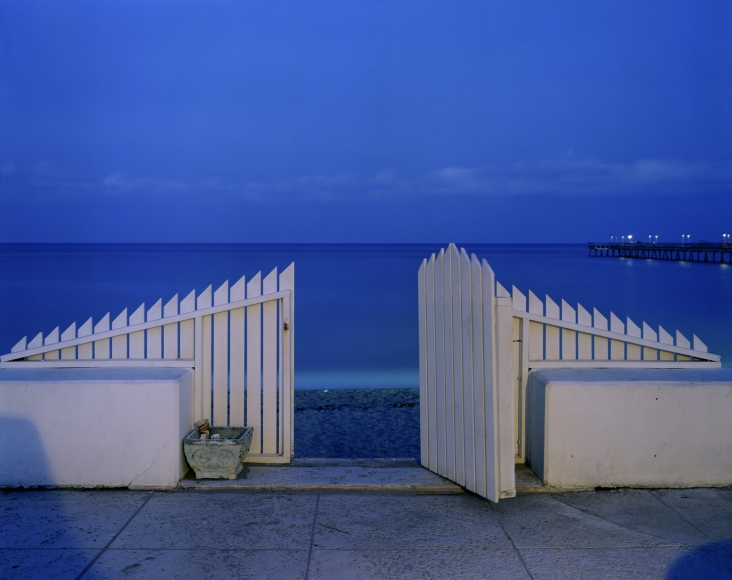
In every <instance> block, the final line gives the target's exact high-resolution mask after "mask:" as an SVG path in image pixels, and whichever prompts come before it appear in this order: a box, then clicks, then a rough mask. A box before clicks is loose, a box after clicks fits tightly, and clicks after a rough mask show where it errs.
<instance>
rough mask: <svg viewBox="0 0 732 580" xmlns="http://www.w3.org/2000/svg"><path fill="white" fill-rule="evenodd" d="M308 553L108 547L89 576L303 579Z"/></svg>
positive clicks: (114, 578)
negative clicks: (115, 548) (109, 548)
mask: <svg viewBox="0 0 732 580" xmlns="http://www.w3.org/2000/svg"><path fill="white" fill-rule="evenodd" d="M307 555H308V552H307V549H306V550H187V549H179V550H107V551H106V552H105V553H104V555H103V556H102V557H101V558H99V560H97V561H96V562H95V563H94V565H93V566H92V567H91V568H90V569H89V572H88V577H89V578H90V579H94V580H107V579H109V580H117V579H119V578H125V580H138V579H139V580H149V579H150V578H175V579H176V580H201V579H205V580H231V579H232V578H236V579H237V580H261V579H262V578H268V579H272V580H291V579H296V578H303V576H304V574H305V565H306V562H307ZM84 578H85V580H86V578H87V576H85V577H84Z"/></svg>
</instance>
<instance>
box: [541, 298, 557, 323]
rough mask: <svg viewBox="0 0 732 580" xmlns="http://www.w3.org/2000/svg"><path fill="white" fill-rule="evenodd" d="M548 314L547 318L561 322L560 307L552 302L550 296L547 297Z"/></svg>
mask: <svg viewBox="0 0 732 580" xmlns="http://www.w3.org/2000/svg"><path fill="white" fill-rule="evenodd" d="M545 304H546V314H545V316H546V317H547V318H553V319H555V320H559V319H560V318H559V305H558V304H557V303H556V302H554V300H552V299H551V298H550V297H549V295H548V294H547V295H546V302H545Z"/></svg>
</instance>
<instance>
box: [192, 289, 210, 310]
mask: <svg viewBox="0 0 732 580" xmlns="http://www.w3.org/2000/svg"><path fill="white" fill-rule="evenodd" d="M212 294H213V286H212V285H211V284H209V285H208V288H206V289H205V290H204V291H203V292H201V293H200V294H199V295H198V298H196V310H203V309H204V308H211V298H212Z"/></svg>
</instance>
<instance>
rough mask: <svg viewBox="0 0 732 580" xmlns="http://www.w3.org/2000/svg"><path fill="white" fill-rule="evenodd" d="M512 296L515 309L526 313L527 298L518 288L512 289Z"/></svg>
mask: <svg viewBox="0 0 732 580" xmlns="http://www.w3.org/2000/svg"><path fill="white" fill-rule="evenodd" d="M463 251H464V250H463ZM511 296H512V297H513V309H514V310H519V311H521V312H526V296H524V295H523V294H522V293H521V291H520V290H519V289H518V288H516V286H512V287H511Z"/></svg>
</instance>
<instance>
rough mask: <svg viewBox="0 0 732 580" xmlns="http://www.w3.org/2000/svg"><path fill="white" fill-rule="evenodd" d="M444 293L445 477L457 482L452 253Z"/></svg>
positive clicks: (444, 277) (445, 271)
mask: <svg viewBox="0 0 732 580" xmlns="http://www.w3.org/2000/svg"><path fill="white" fill-rule="evenodd" d="M442 292H443V300H444V309H443V313H444V316H445V351H444V355H443V356H444V359H445V433H446V440H445V477H447V478H448V479H450V480H452V481H455V384H454V381H455V369H454V361H453V352H454V349H453V336H454V335H453V328H452V322H453V320H452V317H453V311H452V301H453V294H452V252H451V251H450V248H449V247H448V249H447V251H446V252H445V257H444V261H443V269H442Z"/></svg>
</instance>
